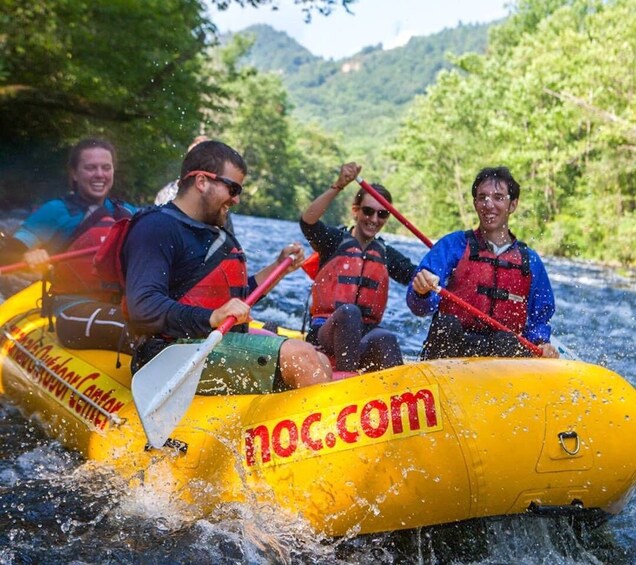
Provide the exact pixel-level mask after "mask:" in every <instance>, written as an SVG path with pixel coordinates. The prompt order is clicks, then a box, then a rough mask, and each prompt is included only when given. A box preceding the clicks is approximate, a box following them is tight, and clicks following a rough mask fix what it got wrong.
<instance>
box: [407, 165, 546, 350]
mask: <svg viewBox="0 0 636 565" xmlns="http://www.w3.org/2000/svg"><path fill="white" fill-rule="evenodd" d="M519 193H520V187H519V183H517V181H515V179H514V178H513V177H512V175H511V174H510V171H509V170H508V169H507V168H506V167H495V168H492V167H488V168H485V169H482V170H481V171H480V173H479V174H478V175H477V177H476V178H475V182H474V183H473V186H472V195H473V205H474V207H475V211H476V212H477V216H478V217H479V226H478V227H477V229H475V230H470V231H465V232H464V231H457V232H453V233H451V234H448V235H446V236H444V237H443V238H442V239H440V240H439V241H438V242H437V243H436V244H435V245H434V246H433V248H432V249H431V250H430V251H429V252H428V253H427V254H426V255H425V256H424V258H423V259H422V262H421V263H420V266H419V268H418V272H417V274H416V275H415V277H414V279H413V281H412V282H411V284H410V285H409V289H408V292H407V298H406V301H407V305H408V306H409V308H410V309H411V311H412V312H413V313H414V314H416V315H418V316H426V315H431V314H433V315H434V317H433V321H432V323H431V327H430V330H429V333H428V337H427V339H426V342H425V344H424V349H423V352H422V357H423V358H425V359H435V358H440V357H473V356H506V357H509V356H526V355H529V354H530V353H529V352H528V350H527V349H526V348H524V346H523V345H521V344H520V343H519V341H518V340H517V339H516V337H515V336H514V335H513V333H508V332H502V331H498V330H493V329H492V328H491V327H490V326H488V325H486V324H485V322H483V321H481V320H479V319H478V318H476V317H475V316H474V315H472V314H470V313H469V312H468V311H467V310H465V309H463V308H461V307H460V306H458V305H456V304H455V303H454V302H451V301H449V300H447V299H444V298H440V296H439V294H437V293H436V292H434V290H435V289H437V288H438V287H440V286H441V287H443V288H446V289H447V290H448V291H450V292H452V293H454V294H455V295H457V296H459V297H460V298H462V299H463V300H464V301H465V302H468V303H469V304H471V305H472V306H474V307H476V308H477V309H479V310H481V311H482V312H484V313H485V314H487V315H488V316H490V317H492V318H494V319H495V320H497V321H498V322H500V323H501V324H503V325H504V326H506V327H507V328H509V329H510V330H511V331H512V332H514V333H516V334H521V335H522V336H523V337H525V338H526V339H528V340H529V341H531V342H532V343H534V344H536V345H538V346H539V347H540V348H541V349H542V351H543V356H544V357H558V352H557V350H556V348H555V347H554V346H553V345H551V344H550V319H551V318H552V316H553V314H554V310H555V306H554V295H553V293H552V287H551V285H550V280H549V278H548V274H547V272H546V270H545V267H544V265H543V262H542V261H541V258H540V257H539V255H538V254H537V253H536V252H535V251H533V250H532V249H530V248H529V247H528V246H527V245H526V244H525V243H523V242H522V241H519V240H518V239H517V238H516V237H515V236H514V234H513V233H512V232H511V231H510V229H509V227H508V222H509V218H510V215H511V214H512V213H513V212H514V211H515V210H516V208H517V205H518V203H519Z"/></svg>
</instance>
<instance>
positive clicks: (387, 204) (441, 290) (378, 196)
mask: <svg viewBox="0 0 636 565" xmlns="http://www.w3.org/2000/svg"><path fill="white" fill-rule="evenodd" d="M356 181H357V182H358V184H359V185H360V186H361V187H362V188H363V189H364V190H365V191H366V192H367V193H368V194H370V195H371V196H373V198H375V199H376V200H377V201H378V202H379V203H380V204H382V205H383V206H384V207H385V208H386V209H387V210H388V211H389V212H391V214H393V215H394V216H395V217H396V218H397V219H398V220H399V221H400V222H401V223H402V225H404V226H405V227H406V228H408V229H409V230H411V232H412V233H413V234H414V235H415V236H416V237H418V238H419V239H420V240H421V241H423V242H424V243H425V244H426V246H428V247H429V248H431V247H433V242H432V241H431V240H430V239H428V238H427V237H426V236H425V235H424V234H423V233H422V232H421V231H420V230H418V229H417V228H416V227H415V226H414V225H413V224H411V222H409V221H408V220H407V219H406V218H405V217H404V216H403V215H402V214H400V213H399V212H398V211H397V210H396V209H395V208H394V207H393V206H392V205H391V203H390V202H389V201H388V200H387V199H386V198H384V197H383V196H382V195H381V194H380V193H379V192H378V191H377V190H375V188H373V187H372V186H371V185H370V184H369V183H368V182H366V181H365V180H363V179H362V177H357V178H356ZM433 291H434V292H437V293H438V294H439V295H440V296H442V297H444V298H446V299H448V300H451V301H452V302H454V303H455V304H457V305H458V306H461V307H462V308H464V309H465V310H468V311H469V312H470V313H471V314H473V315H474V316H476V317H477V318H479V319H480V320H482V321H483V322H485V323H486V324H488V325H489V326H491V327H493V328H495V329H498V330H501V331H504V332H508V333H511V334H513V335H514V336H515V337H516V338H517V339H518V340H519V343H521V344H522V345H523V346H525V347H526V348H527V349H528V350H530V351H531V352H532V353H534V354H535V355H537V356H538V357H541V356H542V355H543V350H542V349H541V348H540V347H537V346H536V345H535V344H534V343H532V342H531V341H528V340H527V339H526V338H525V337H523V336H521V335H519V334H517V333H515V332H513V331H512V330H511V329H509V328H507V327H506V326H504V325H503V324H501V323H499V322H498V321H497V320H495V319H494V318H491V317H490V316H488V314H484V313H483V312H482V311H481V310H478V309H477V308H475V307H474V306H472V305H470V304H468V302H465V301H464V300H462V299H461V298H459V296H456V295H455V294H453V293H452V292H450V291H448V290H446V289H445V288H441V287H439V286H438V287H437V288H434V289H433Z"/></svg>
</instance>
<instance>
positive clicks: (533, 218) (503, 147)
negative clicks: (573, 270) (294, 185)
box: [391, 0, 636, 263]
mask: <svg viewBox="0 0 636 565" xmlns="http://www.w3.org/2000/svg"><path fill="white" fill-rule="evenodd" d="M518 10H519V11H518V12H517V13H516V14H513V16H512V17H511V18H510V19H509V20H508V21H507V22H505V23H504V24H502V26H501V27H499V28H496V29H494V30H493V33H492V36H491V37H492V38H493V39H492V43H491V46H492V49H491V50H489V52H488V54H487V55H485V56H478V55H467V56H464V57H460V58H458V59H457V60H456V64H457V68H456V69H454V70H452V71H449V72H444V73H442V74H440V75H439V76H438V79H437V82H436V84H435V85H434V86H433V87H431V88H430V89H429V91H428V93H427V95H426V96H424V97H422V98H421V99H420V100H418V102H417V103H416V104H415V105H414V107H413V109H412V111H411V113H410V114H409V116H408V118H407V120H406V121H405V123H404V126H403V128H402V129H401V131H400V133H399V136H398V140H397V144H396V146H395V148H394V149H393V150H392V151H391V156H392V157H393V158H394V159H395V161H396V165H395V168H396V172H395V175H394V177H393V181H394V182H396V183H397V184H402V185H403V186H404V188H405V194H406V191H408V194H415V195H417V196H416V197H415V198H413V199H411V200H409V201H407V199H406V198H405V195H402V196H401V198H402V199H403V202H404V206H405V207H407V209H408V210H409V212H412V213H413V215H414V216H415V217H416V218H417V219H418V221H420V222H422V226H429V227H430V231H431V235H432V236H433V237H437V236H438V235H441V233H444V232H447V231H449V230H452V229H458V228H459V229H463V228H465V227H466V217H467V216H466V214H467V212H468V216H473V214H472V212H471V203H470V200H469V199H470V195H469V192H468V191H469V188H470V183H471V182H472V179H473V178H474V175H475V174H476V173H477V171H478V170H479V169H480V168H481V167H483V166H487V165H498V164H506V165H508V166H509V167H510V168H511V170H512V171H513V174H514V175H515V177H517V178H518V180H520V182H521V184H522V193H521V204H520V206H519V208H518V210H517V212H516V213H515V215H514V217H513V230H514V231H515V232H517V233H518V235H519V236H521V237H522V238H524V239H526V240H527V241H529V243H531V244H532V245H535V246H536V247H538V248H540V249H542V250H544V251H546V252H550V253H555V254H558V255H565V256H572V257H587V258H593V259H598V260H603V261H620V262H623V263H636V253H635V252H634V251H633V236H634V233H635V232H634V228H633V227H632V226H634V221H633V220H634V214H635V206H636V203H635V201H636V170H635V164H634V159H633V152H634V139H635V137H634V134H635V132H636V129H635V127H634V123H633V116H634V113H635V110H636V107H635V106H634V104H635V99H634V96H633V92H634V91H635V87H636V83H635V81H636V63H635V61H636V57H635V55H636V11H634V2H633V0H615V1H609V2H601V1H598V2H596V1H590V0H572V1H561V2H558V1H556V0H554V1H550V0H534V1H533V0H524V1H522V2H519V3H518ZM414 185H417V186H414ZM458 186H463V187H464V188H463V192H464V195H465V196H463V197H462V196H461V194H460V192H458V191H457V190H456V187H458ZM418 187H419V190H416V188H418ZM473 217H474V216H473ZM444 226H445V229H443V228H444ZM630 238H631V241H632V245H630V244H629V241H630Z"/></svg>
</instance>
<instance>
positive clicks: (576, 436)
mask: <svg viewBox="0 0 636 565" xmlns="http://www.w3.org/2000/svg"><path fill="white" fill-rule="evenodd" d="M566 439H575V440H576V445H575V446H574V449H573V450H569V449H568V448H567V447H565V441H564V440H566ZM559 443H560V444H561V447H562V448H563V451H565V452H566V453H567V454H568V455H576V454H577V453H578V452H579V450H580V449H581V440H580V438H579V434H577V433H576V432H574V431H572V432H560V433H559Z"/></svg>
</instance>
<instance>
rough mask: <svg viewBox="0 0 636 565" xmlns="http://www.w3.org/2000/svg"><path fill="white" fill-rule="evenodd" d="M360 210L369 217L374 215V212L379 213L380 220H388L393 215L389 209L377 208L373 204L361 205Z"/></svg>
mask: <svg viewBox="0 0 636 565" xmlns="http://www.w3.org/2000/svg"><path fill="white" fill-rule="evenodd" d="M360 210H361V211H362V213H363V214H364V215H365V216H367V217H368V218H371V217H373V214H377V215H378V218H380V220H386V219H387V218H388V217H389V216H390V215H391V212H389V211H388V210H376V209H375V208H371V206H360Z"/></svg>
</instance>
